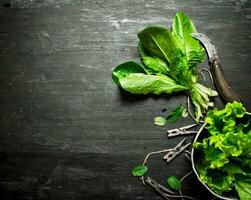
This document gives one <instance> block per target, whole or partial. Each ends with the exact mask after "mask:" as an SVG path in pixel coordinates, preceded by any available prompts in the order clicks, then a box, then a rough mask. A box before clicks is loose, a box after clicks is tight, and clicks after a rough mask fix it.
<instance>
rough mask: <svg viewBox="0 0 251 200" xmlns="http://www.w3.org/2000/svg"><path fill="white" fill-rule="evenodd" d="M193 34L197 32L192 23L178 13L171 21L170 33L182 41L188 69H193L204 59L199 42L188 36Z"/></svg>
mask: <svg viewBox="0 0 251 200" xmlns="http://www.w3.org/2000/svg"><path fill="white" fill-rule="evenodd" d="M195 32H197V31H196V28H195V26H194V24H193V22H192V21H191V20H190V19H189V18H188V17H187V16H186V15H185V14H184V13H183V12H178V13H177V14H176V16H175V18H174V20H173V24H172V33H173V35H175V36H177V37H178V38H180V39H181V41H182V44H183V48H184V49H185V54H186V57H187V60H188V67H193V66H194V65H195V64H197V63H199V62H200V61H201V60H203V59H204V54H205V52H204V49H203V48H202V47H201V46H200V44H199V41H196V40H195V39H194V38H192V37H191V36H190V34H191V33H195Z"/></svg>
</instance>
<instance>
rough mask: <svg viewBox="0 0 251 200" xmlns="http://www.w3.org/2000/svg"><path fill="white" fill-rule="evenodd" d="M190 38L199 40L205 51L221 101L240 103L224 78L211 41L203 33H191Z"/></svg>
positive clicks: (237, 96)
mask: <svg viewBox="0 0 251 200" xmlns="http://www.w3.org/2000/svg"><path fill="white" fill-rule="evenodd" d="M191 36H192V37H193V38H195V39H197V40H199V41H200V42H201V43H202V44H203V46H204V47H205V49H206V52H207V55H208V60H209V65H210V72H211V74H212V76H213V79H214V83H215V86H216V88H217V90H218V92H219V93H220V96H221V97H222V99H223V100H224V101H225V102H233V101H241V99H240V97H239V95H238V94H237V93H236V92H235V91H234V90H233V89H232V87H231V86H230V84H229V83H228V82H227V80H226V78H225V75H224V73H223V69H222V66H221V63H220V59H219V56H218V54H217V51H216V48H215V46H214V45H213V43H212V41H211V40H210V39H209V38H208V37H207V36H206V35H204V34H203V33H192V34H191Z"/></svg>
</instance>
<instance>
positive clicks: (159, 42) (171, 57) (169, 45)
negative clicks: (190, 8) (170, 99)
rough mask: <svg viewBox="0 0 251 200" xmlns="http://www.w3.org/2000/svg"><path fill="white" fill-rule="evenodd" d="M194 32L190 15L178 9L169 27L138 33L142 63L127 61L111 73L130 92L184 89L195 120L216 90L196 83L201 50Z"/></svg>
mask: <svg viewBox="0 0 251 200" xmlns="http://www.w3.org/2000/svg"><path fill="white" fill-rule="evenodd" d="M194 32H196V29H195V26H194V24H193V22H192V21H191V19H190V18H189V17H188V16H186V15H185V14H184V13H182V12H178V13H177V14H176V16H175V18H174V20H173V23H172V31H170V30H168V29H166V28H163V27H156V26H150V27H147V28H145V29H144V30H142V31H140V32H139V33H138V38H139V43H138V50H139V53H140V55H141V58H142V59H141V60H142V65H140V64H137V63H135V62H132V61H130V62H126V63H123V64H121V65H119V66H117V67H116V68H115V69H114V70H113V73H112V77H113V79H114V81H115V82H116V83H117V85H118V86H119V87H121V88H122V89H124V90H126V91H128V92H130V93H133V94H149V93H152V94H157V95H158V94H162V93H167V94H171V93H174V92H180V91H186V92H187V94H188V95H190V97H191V100H192V102H193V105H194V107H195V115H196V121H199V119H200V117H202V114H203V113H205V112H206V110H207V109H208V107H209V106H212V105H213V103H212V102H211V101H210V97H213V96H216V95H217V92H215V91H213V90H211V89H210V88H207V87H205V86H203V85H201V84H199V83H197V80H198V73H197V71H196V68H195V67H196V65H197V64H198V63H200V62H202V61H203V59H204V54H205V53H204V50H203V48H202V47H201V46H200V44H199V42H198V41H197V40H195V39H194V38H192V37H191V36H190V34H191V33H194Z"/></svg>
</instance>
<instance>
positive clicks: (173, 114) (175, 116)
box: [166, 105, 184, 123]
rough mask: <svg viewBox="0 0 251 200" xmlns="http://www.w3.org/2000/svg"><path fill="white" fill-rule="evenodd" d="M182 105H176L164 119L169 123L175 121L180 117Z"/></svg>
mask: <svg viewBox="0 0 251 200" xmlns="http://www.w3.org/2000/svg"><path fill="white" fill-rule="evenodd" d="M183 110H184V107H183V106H182V105H180V106H178V107H177V108H176V109H175V110H173V111H172V112H171V113H170V114H169V115H168V116H167V118H166V121H167V122H169V123H173V122H176V121H177V120H178V119H180V118H181V117H182V114H183Z"/></svg>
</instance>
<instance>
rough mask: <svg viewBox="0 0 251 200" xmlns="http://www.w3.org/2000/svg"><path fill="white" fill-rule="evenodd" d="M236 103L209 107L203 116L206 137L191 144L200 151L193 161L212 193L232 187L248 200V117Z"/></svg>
mask: <svg viewBox="0 0 251 200" xmlns="http://www.w3.org/2000/svg"><path fill="white" fill-rule="evenodd" d="M245 113H246V110H245V108H244V107H243V105H242V104H241V103H239V102H236V101H235V102H233V103H228V104H227V105H226V106H225V109H223V110H216V109H215V110H210V111H209V112H208V113H207V116H206V118H205V121H206V123H207V124H206V126H205V127H206V129H207V132H208V134H209V137H206V138H204V139H203V140H202V142H195V143H194V144H193V145H194V147H195V148H197V149H199V150H200V152H201V153H202V154H201V156H200V158H201V159H199V162H198V163H195V164H196V165H195V167H196V170H197V171H198V173H199V176H200V179H201V180H202V181H203V182H204V183H205V184H206V185H208V186H209V187H210V188H211V189H212V190H213V191H214V192H215V193H217V194H222V193H224V192H229V191H231V190H235V191H236V192H237V193H238V195H239V197H240V199H241V200H249V199H251V116H250V115H247V114H245Z"/></svg>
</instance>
